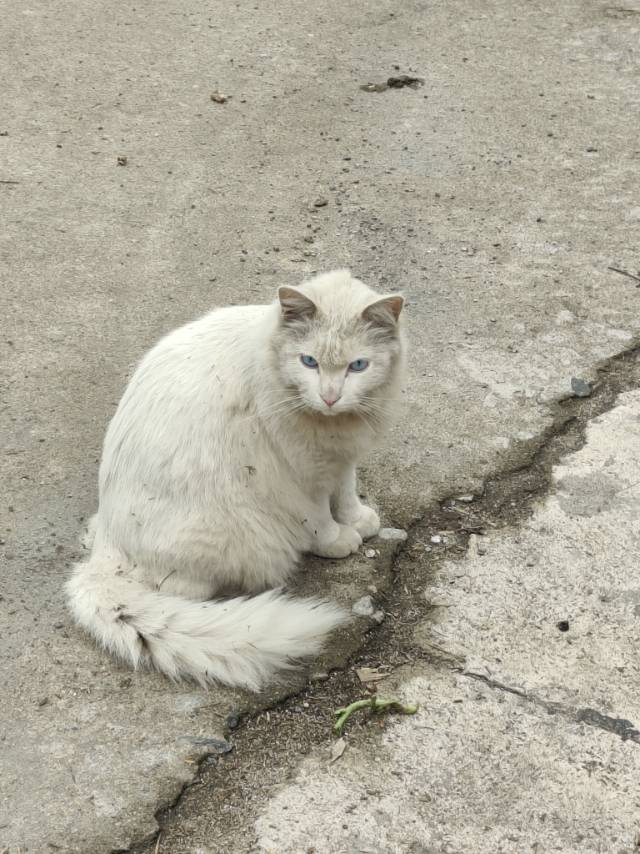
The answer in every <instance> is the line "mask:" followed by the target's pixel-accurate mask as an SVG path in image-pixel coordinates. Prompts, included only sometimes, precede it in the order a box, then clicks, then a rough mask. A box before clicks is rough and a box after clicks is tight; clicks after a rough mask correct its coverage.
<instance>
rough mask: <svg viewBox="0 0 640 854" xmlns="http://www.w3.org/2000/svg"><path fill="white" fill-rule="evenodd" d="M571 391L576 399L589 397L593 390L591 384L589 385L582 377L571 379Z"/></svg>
mask: <svg viewBox="0 0 640 854" xmlns="http://www.w3.org/2000/svg"><path fill="white" fill-rule="evenodd" d="M571 391H572V392H573V393H574V394H575V396H576V397H589V396H590V394H591V392H592V391H593V388H592V387H591V383H588V382H587V381H586V380H583V379H581V378H580V377H571Z"/></svg>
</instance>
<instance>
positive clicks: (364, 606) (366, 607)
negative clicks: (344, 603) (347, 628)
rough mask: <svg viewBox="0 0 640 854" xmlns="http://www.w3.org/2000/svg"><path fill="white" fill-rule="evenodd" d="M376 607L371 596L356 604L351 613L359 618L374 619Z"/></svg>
mask: <svg viewBox="0 0 640 854" xmlns="http://www.w3.org/2000/svg"><path fill="white" fill-rule="evenodd" d="M375 610H376V606H375V605H374V604H373V599H372V598H371V596H363V597H362V598H361V599H358V601H357V602H354V603H353V605H352V607H351V611H352V612H353V613H354V614H356V616H358V617H372V616H373V615H374V613H375Z"/></svg>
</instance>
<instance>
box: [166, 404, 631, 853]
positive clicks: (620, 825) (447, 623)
mask: <svg viewBox="0 0 640 854" xmlns="http://www.w3.org/2000/svg"><path fill="white" fill-rule="evenodd" d="M553 483H554V492H553V493H552V494H551V495H550V496H549V497H548V498H547V499H546V500H545V501H544V502H541V504H540V506H539V507H538V509H537V510H536V511H535V513H534V514H533V517H532V518H531V519H530V520H529V521H528V522H526V523H525V524H524V525H523V526H519V527H515V528H513V529H511V530H506V531H501V532H499V533H496V534H493V535H491V534H489V535H487V536H486V537H483V538H482V540H483V543H482V549H481V551H482V552H483V553H482V554H478V550H477V544H476V543H475V541H473V540H472V541H471V548H470V554H469V555H468V556H467V557H466V558H465V559H463V560H462V561H448V562H446V563H445V564H444V566H443V567H442V569H441V570H440V571H439V572H438V573H437V575H436V577H435V579H434V580H433V583H432V584H431V585H430V586H429V588H428V589H427V590H426V591H425V595H426V596H427V597H428V599H429V600H430V602H431V603H432V604H433V605H434V606H435V608H436V611H435V614H433V613H432V615H431V622H430V624H429V625H428V626H427V625H423V626H422V627H420V629H419V630H418V632H417V641H418V644H420V643H422V644H423V645H424V647H425V649H432V648H433V644H434V643H435V644H436V645H437V646H438V647H439V648H440V649H441V650H442V651H443V652H444V653H447V654H449V656H450V657H451V659H452V660H455V661H457V662H459V663H458V664H456V665H455V666H449V667H440V668H438V669H437V670H434V668H433V667H427V666H425V665H419V666H413V667H407V668H405V669H404V670H400V671H398V672H397V673H396V674H395V675H394V677H393V679H392V680H390V681H389V680H387V681H385V682H382V683H380V684H379V686H378V693H379V694H380V695H382V696H385V695H386V696H389V695H390V696H401V697H404V699H405V700H406V701H407V702H411V703H415V702H419V703H420V710H419V712H418V714H417V715H415V716H412V717H406V718H403V719H401V720H397V721H394V722H393V723H392V724H389V726H388V728H387V730H386V732H385V734H384V736H383V738H382V739H381V742H379V743H376V744H373V745H372V744H371V743H368V744H362V742H361V740H360V741H358V740H357V739H356V743H355V745H354V746H353V747H352V746H351V744H349V746H348V747H347V749H346V750H345V752H344V754H343V755H342V757H341V758H340V759H339V760H337V761H335V762H334V763H331V761H330V759H329V757H328V751H327V749H326V747H325V748H323V749H321V750H318V751H316V752H315V754H314V755H312V757H311V758H309V759H307V760H305V761H304V763H303V765H302V767H301V768H300V771H299V774H298V777H297V779H296V781H295V782H294V783H293V784H291V785H288V786H285V787H281V789H280V790H279V791H277V790H276V793H275V794H273V795H272V796H271V799H270V801H269V802H268V804H267V805H266V806H265V807H264V809H263V812H262V814H261V815H260V816H259V819H258V821H257V833H258V846H257V849H258V850H259V851H261V852H269V854H286V852H292V854H294V852H295V854H298V852H308V851H310V850H313V851H314V852H316V854H324V852H331V854H337V852H340V854H342V852H345V854H346V852H362V854H364V852H370V853H371V854H378V852H383V851H384V852H389V854H404V852H424V854H426V852H429V854H430V852H442V854H459V852H472V851H483V852H484V851H486V852H505V854H507V852H516V851H517V852H521V851H522V852H523V851H532V852H550V851H561V852H564V854H569V852H575V854H587V852H590V853H591V852H593V853H594V854H595V852H597V854H611V852H616V854H632V852H634V851H636V850H637V845H638V838H639V837H638V830H639V828H638V815H639V814H640V812H639V811H640V798H639V796H638V790H637V780H638V775H639V774H640V698H639V696H638V690H637V686H638V676H639V671H640V667H639V665H638V661H639V653H640V633H639V632H638V625H639V621H640V580H639V578H638V567H637V556H638V551H639V549H640V529H639V528H638V510H639V508H640V392H637V391H636V392H631V393H628V394H625V395H623V396H622V398H621V400H620V403H619V405H618V406H617V407H616V408H615V409H614V410H613V411H611V412H609V413H607V414H606V415H604V416H602V417H601V418H598V419H597V420H596V421H595V422H594V423H592V424H591V425H590V427H589V429H588V432H587V443H586V445H585V447H584V448H583V449H582V450H580V451H579V452H577V453H575V454H573V455H571V456H570V457H568V458H567V459H566V460H565V461H564V462H563V464H562V465H559V466H557V467H556V468H555V469H554V472H553ZM563 629H566V630H565V631H563ZM310 841H311V843H313V845H312V848H309V842H310ZM167 850H170V849H167ZM211 850H215V849H211Z"/></svg>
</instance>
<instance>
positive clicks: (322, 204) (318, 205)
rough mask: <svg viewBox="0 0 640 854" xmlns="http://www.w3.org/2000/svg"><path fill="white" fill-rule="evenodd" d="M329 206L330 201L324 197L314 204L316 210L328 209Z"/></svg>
mask: <svg viewBox="0 0 640 854" xmlns="http://www.w3.org/2000/svg"><path fill="white" fill-rule="evenodd" d="M328 204H329V200H328V199H325V198H324V196H320V198H318V199H316V200H315V202H314V203H313V206H314V208H326V206H327V205H328Z"/></svg>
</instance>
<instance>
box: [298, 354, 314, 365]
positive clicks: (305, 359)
mask: <svg viewBox="0 0 640 854" xmlns="http://www.w3.org/2000/svg"><path fill="white" fill-rule="evenodd" d="M300 361H301V362H302V364H303V365H304V366H305V368H317V367H318V363H317V362H316V360H315V359H314V358H313V356H304V355H303V356H300Z"/></svg>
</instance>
